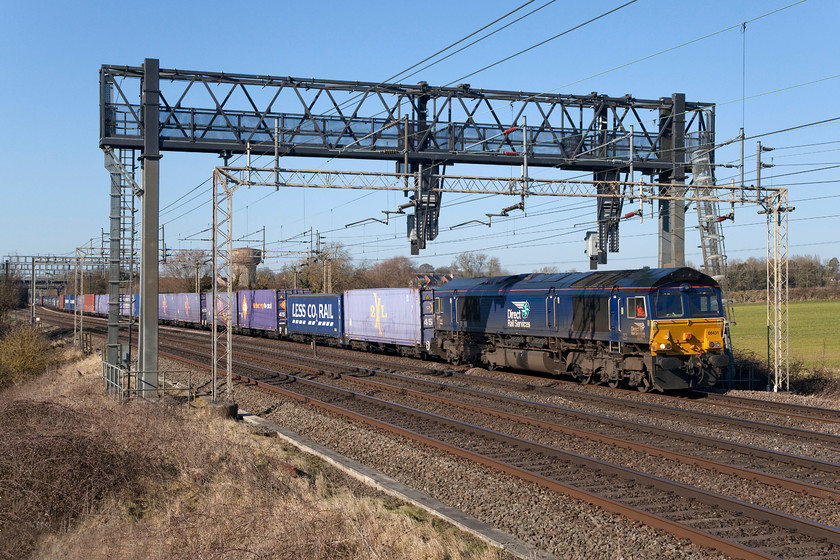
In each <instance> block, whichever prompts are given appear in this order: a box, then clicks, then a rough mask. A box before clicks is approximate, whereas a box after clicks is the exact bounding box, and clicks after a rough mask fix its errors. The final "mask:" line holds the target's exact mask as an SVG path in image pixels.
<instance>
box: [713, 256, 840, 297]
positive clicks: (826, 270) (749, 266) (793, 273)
mask: <svg viewBox="0 0 840 560" xmlns="http://www.w3.org/2000/svg"><path fill="white" fill-rule="evenodd" d="M726 279H727V286H728V288H729V290H731V291H733V292H741V291H748V290H764V289H765V287H766V285H767V261H766V260H765V259H756V258H749V259H747V260H744V261H739V260H731V261H729V264H728V266H727V272H726ZM838 286H840V261H838V259H837V257H833V258H831V259H829V260H828V261H826V262H822V261H821V260H820V258H819V257H818V256H816V255H812V256H795V257H790V258H789V259H788V287H789V288H791V289H794V288H834V287H838Z"/></svg>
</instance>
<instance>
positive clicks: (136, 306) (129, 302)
mask: <svg viewBox="0 0 840 560" xmlns="http://www.w3.org/2000/svg"><path fill="white" fill-rule="evenodd" d="M132 307H133V309H132ZM129 314H131V315H132V316H133V317H135V318H137V317H139V316H140V294H121V295H120V315H121V316H123V317H128V316H129Z"/></svg>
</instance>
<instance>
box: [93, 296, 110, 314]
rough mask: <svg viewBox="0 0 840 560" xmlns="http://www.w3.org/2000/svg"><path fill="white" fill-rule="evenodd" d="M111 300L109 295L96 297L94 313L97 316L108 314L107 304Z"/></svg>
mask: <svg viewBox="0 0 840 560" xmlns="http://www.w3.org/2000/svg"><path fill="white" fill-rule="evenodd" d="M110 300H111V296H110V295H109V294H102V295H98V296H96V301H95V303H94V307H95V309H96V313H97V314H99V315H107V314H108V302H109V301H110Z"/></svg>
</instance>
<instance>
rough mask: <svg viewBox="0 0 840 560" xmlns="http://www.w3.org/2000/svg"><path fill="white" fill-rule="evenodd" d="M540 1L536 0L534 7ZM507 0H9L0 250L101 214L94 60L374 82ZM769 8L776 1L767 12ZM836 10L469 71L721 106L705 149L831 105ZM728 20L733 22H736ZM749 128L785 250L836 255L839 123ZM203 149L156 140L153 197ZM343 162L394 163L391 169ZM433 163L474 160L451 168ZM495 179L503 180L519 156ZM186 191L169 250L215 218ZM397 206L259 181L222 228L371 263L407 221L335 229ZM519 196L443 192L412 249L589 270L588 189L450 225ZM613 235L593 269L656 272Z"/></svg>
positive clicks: (189, 185)
mask: <svg viewBox="0 0 840 560" xmlns="http://www.w3.org/2000/svg"><path fill="white" fill-rule="evenodd" d="M523 1H524V0H523ZM546 2H547V0H537V1H536V2H534V3H533V4H532V5H531V6H529V7H537V6H540V5H542V4H545V3H546ZM622 3H623V2H620V1H619V0H610V1H602V0H596V1H592V2H586V3H581V2H571V1H567V0H557V1H555V2H553V3H551V4H550V5H548V6H546V7H545V8H543V9H542V10H540V11H539V12H538V13H537V14H535V15H534V16H531V17H529V18H527V19H525V20H523V21H522V22H520V23H517V24H516V25H514V26H512V27H511V28H509V29H508V30H505V31H504V32H502V33H500V34H499V35H496V36H494V37H493V38H491V39H488V40H485V41H482V42H480V43H478V44H477V45H475V46H473V47H471V48H470V49H468V50H466V51H464V52H463V53H460V54H458V55H456V56H453V57H452V58H450V59H447V60H445V61H443V62H441V63H440V64H437V65H435V66H432V67H431V68H429V69H427V70H425V71H423V72H422V73H421V74H419V75H416V76H412V77H411V78H408V79H407V80H406V83H416V82H417V81H420V80H425V81H426V82H428V83H429V84H432V85H442V84H446V83H449V82H451V81H452V80H456V79H458V78H459V77H461V76H463V75H465V74H467V73H469V72H472V71H474V70H477V69H479V68H481V67H483V66H485V65H487V64H489V63H492V62H494V61H496V60H499V59H501V58H504V57H505V56H508V55H509V54H512V53H514V52H517V51H519V50H521V49H523V48H526V47H528V46H530V45H533V44H535V43H538V42H540V41H542V40H544V39H546V38H548V37H551V36H553V35H555V34H557V33H559V32H561V31H563V30H565V29H568V28H570V27H573V26H575V25H577V24H579V23H582V22H584V21H586V20H588V19H590V18H592V17H594V16H597V15H599V14H601V13H603V12H606V11H608V10H611V9H613V8H615V7H617V6H619V5H621V4H622ZM792 4H794V5H792ZM518 5H519V4H518V3H513V4H511V3H510V2H497V1H488V0H481V1H461V2H451V1H450V2H442V1H437V0H430V1H429V2H426V3H424V4H423V5H422V7H421V8H418V7H416V6H415V7H412V6H411V5H409V4H408V3H398V2H385V1H381V2H378V1H368V2H364V1H360V2H330V1H325V2H308V3H303V2H279V1H278V2H250V3H247V4H244V5H242V6H235V7H234V6H233V5H232V4H231V3H229V2H228V3H221V2H212V1H205V2H177V1H170V2H156V1H147V2H143V3H141V4H137V5H136V8H133V9H130V10H129V9H127V8H125V7H124V6H126V5H125V4H114V3H104V2H85V1H81V2H75V3H67V2H32V3H23V2H17V3H12V4H10V5H8V6H6V7H5V8H4V11H5V16H6V20H7V22H8V23H7V25H6V26H5V29H4V34H3V35H2V37H0V46H2V49H3V52H4V53H5V56H4V57H3V61H2V62H0V65H2V75H3V76H4V80H3V82H4V83H3V87H2V88H0V102H2V106H3V107H4V109H5V110H4V112H3V116H2V123H3V124H2V134H1V135H0V164H2V167H3V169H4V171H5V173H4V177H5V181H4V185H3V208H4V212H3V213H2V217H0V252H1V253H2V255H7V254H21V255H28V254H72V252H73V250H74V249H75V247H77V246H81V245H86V244H87V243H88V241H89V239H90V238H91V237H95V238H97V240H98V238H99V235H100V230H101V228H107V227H108V204H109V202H108V192H109V179H108V175H107V173H106V171H105V169H104V167H103V155H102V152H101V151H100V150H99V148H98V135H99V128H98V114H99V73H98V72H99V68H100V66H101V65H102V64H113V65H130V66H139V65H140V64H142V62H143V59H144V58H158V59H159V60H160V65H161V67H162V68H178V69H186V70H206V71H224V72H236V73H251V74H272V75H290V76H298V77H315V78H323V79H338V80H360V81H373V82H375V81H380V80H383V79H385V78H388V77H390V76H392V75H394V74H396V73H398V72H399V71H400V70H402V69H404V68H407V67H409V66H411V65H413V64H415V63H416V62H418V61H420V60H421V59H423V58H425V57H426V56H428V55H430V54H432V53H434V52H435V51H437V50H439V49H440V48H442V47H444V46H446V45H448V44H450V43H452V42H454V41H455V40H457V39H460V38H461V37H463V36H464V35H467V34H468V33H471V32H472V31H474V30H476V29H478V28H479V27H481V26H483V25H485V24H487V23H489V22H490V21H492V20H494V19H496V18H497V17H499V16H501V15H503V14H505V13H507V12H508V11H510V10H512V9H513V8H514V7H516V6H518ZM788 6H789V7H788ZM783 8H784V9H783ZM780 9H781V10H780ZM775 10H780V11H778V12H776V13H771V12H774V11H775ZM766 14H769V15H766ZM762 16H765V17H762ZM756 18H758V19H756ZM837 21H840V3H838V2H836V1H834V0H807V1H805V2H802V3H795V2H794V1H793V0H781V1H778V0H761V1H758V0H756V1H732V0H729V1H727V0H721V1H717V0H711V1H707V2H703V3H697V2H681V1H677V2H675V1H673V0H638V1H637V2H636V3H634V4H632V5H630V6H628V7H626V8H623V9H621V10H619V11H618V12H616V13H614V14H612V15H610V16H607V17H605V18H603V19H601V20H599V21H597V22H595V23H592V24H590V25H586V26H584V27H582V28H581V29H579V30H577V31H574V32H572V33H569V34H568V35H565V36H564V37H562V38H559V39H557V40H555V41H552V42H549V43H548V44H546V45H543V46H541V47H539V48H537V49H534V50H532V51H530V52H528V53H526V54H524V55H522V56H520V57H517V58H515V59H513V60H511V61H509V62H506V63H504V64H501V65H499V66H496V67H494V68H492V69H490V70H487V71H484V72H481V73H479V74H477V75H475V76H471V77H470V78H469V80H468V81H469V82H470V83H471V84H472V86H473V87H476V88H485V89H508V90H523V91H551V92H558V93H573V94H587V93H589V92H592V91H597V92H599V93H603V94H607V95H612V96H621V95H624V94H626V93H630V94H632V95H633V96H635V97H637V98H645V99H656V98H659V97H664V96H670V95H671V94H672V93H676V92H681V93H685V94H686V99H687V100H690V101H706V102H713V103H716V104H717V122H716V127H717V140H718V141H719V142H720V141H722V140H725V139H727V138H733V137H735V136H737V134H738V131H739V128H740V127H741V126H743V127H744V128H745V130H746V135H747V137H751V136H756V135H760V134H765V133H769V132H773V131H778V130H782V129H787V128H791V127H797V126H799V125H803V124H808V123H813V122H816V121H822V120H825V119H831V118H834V117H840V108H838V107H837V105H836V99H837V97H838V93H840V62H838V60H840V58H838V54H840V48H838V47H839V46H840V39H838V30H837ZM742 22H748V23H747V25H746V31H745V32H744V31H743V30H742V29H741V27H740V24H741V23H742ZM727 28H731V29H728V30H727ZM702 37H706V38H704V39H701V40H698V41H694V40H695V39H700V38H702ZM690 41H694V42H691V43H690V44H687V45H684V46H679V45H683V44H684V43H687V42H690ZM674 47H677V48H674ZM669 49H672V50H669ZM663 51H665V52H663ZM657 53H659V54H657ZM636 61H638V62H636ZM395 81H396V80H395ZM760 140H761V141H762V143H763V144H765V145H768V146H773V147H776V148H777V149H776V150H774V151H773V152H768V153H765V154H764V156H763V158H764V160H765V161H767V162H772V163H773V164H775V167H773V168H771V169H767V170H765V171H764V173H763V174H762V182H763V184H765V185H768V184H770V185H773V186H777V187H787V188H789V190H790V191H789V192H790V201H791V204H792V205H793V206H795V207H796V211H795V212H793V213H792V214H791V215H790V225H789V236H790V253H791V254H792V255H796V254H807V255H814V254H815V255H818V256H819V257H821V258H823V259H825V260H827V259H829V258H831V257H834V256H840V227H838V225H840V189H838V180H840V167H838V166H840V120H837V121H833V122H830V123H827V124H824V125H820V126H814V127H806V128H799V129H796V130H792V131H788V132H783V133H778V134H769V135H767V136H762V137H761V138H760ZM755 149H756V139H751V140H748V141H747V142H746V146H745V151H746V155H747V160H746V165H745V176H746V182H747V183H748V184H750V183H752V182H754V180H755ZM737 158H738V147H737V145H731V146H727V147H725V148H721V149H719V150H718V153H717V160H718V161H719V162H725V161H733V162H735V161H736V160H737ZM218 161H219V160H218V158H217V157H216V156H215V155H212V154H200V155H186V154H174V153H166V154H165V155H164V157H163V159H162V160H161V207H162V208H163V207H165V206H166V205H167V204H169V203H170V202H172V201H174V200H176V199H178V198H179V197H181V196H182V195H184V194H185V193H187V192H189V191H191V190H192V189H194V188H195V187H196V186H197V185H199V184H201V183H202V182H203V181H205V180H206V179H207V178H208V177H210V175H211V173H212V168H213V166H215V165H217V163H218ZM257 163H259V162H257ZM264 164H265V165H269V162H268V161H267V160H266V161H264ZM284 165H286V166H287V167H295V166H297V167H304V168H322V169H330V168H347V167H346V165H347V162H341V166H339V164H337V163H335V162H330V161H320V160H303V161H301V160H298V161H295V162H285V163H284ZM353 165H356V166H357V168H358V169H360V170H367V169H375V170H382V171H391V170H392V164H371V163H367V162H357V164H353ZM822 168H827V169H822ZM448 171H451V172H453V173H461V174H466V173H469V172H470V170H468V169H467V168H466V167H462V168H459V167H458V166H455V168H454V169H451V170H449V169H448ZM492 172H493V174H496V175H505V174H512V175H517V174H518V173H519V168H518V167H512V168H511V169H506V168H494V169H493V170H492ZM555 173H557V172H556V171H555ZM485 174H489V173H485ZM531 175H532V176H534V177H540V178H542V177H551V176H553V175H552V171H551V170H533V171H532V173H531ZM558 176H559V175H558ZM734 176H737V169H723V168H722V169H718V170H717V178H718V182H719V183H725V184H729V182H730V181H731V178H732V177H734ZM206 188H207V189H209V185H208V186H207V187H206ZM202 192H205V194H200V193H202ZM196 194H197V195H198V196H199V197H198V198H195V199H194V200H193V201H190V202H188V203H180V204H178V207H179V210H178V211H170V212H168V213H166V214H164V215H163V216H162V217H161V223H164V224H166V242H167V245H168V246H169V247H171V248H176V249H177V248H179V247H182V248H192V249H199V248H207V247H209V244H208V243H206V242H198V241H191V240H188V238H195V237H199V238H202V237H205V236H204V235H196V234H197V232H200V231H201V230H203V229H205V228H207V227H208V224H209V222H210V220H211V214H210V207H211V206H210V203H209V201H210V194H209V190H208V191H204V189H199V190H198V191H196ZM190 198H192V196H190V197H188V198H187V200H189V199H190ZM401 202H402V196H401V195H399V194H398V193H372V194H367V193H360V192H358V191H335V190H330V191H325V190H320V189H318V190H311V189H310V190H308V191H303V190H301V189H297V190H290V189H289V190H281V191H280V192H277V193H274V194H269V191H267V190H262V191H261V190H259V189H257V188H254V189H251V190H248V191H244V192H241V193H238V194H237V197H236V199H235V208H236V209H237V210H236V213H235V222H234V224H235V226H234V228H235V233H236V235H244V234H245V233H248V232H250V231H254V230H256V229H258V228H261V227H263V226H265V227H266V232H267V241H269V242H275V243H274V244H273V245H272V246H273V248H275V249H284V250H293V249H299V248H300V246H299V245H295V244H293V243H280V241H281V240H284V239H288V238H290V237H292V236H294V235H295V234H297V233H300V232H303V231H304V230H307V229H308V228H310V227H312V228H314V229H316V230H319V231H320V232H321V234H322V235H323V236H324V238H325V240H326V241H327V242H341V243H343V244H344V245H345V246H346V247H347V248H348V249H349V250H350V251H351V253H352V255H353V257H354V259H355V261H356V262H357V263H359V262H362V261H371V262H374V261H377V260H383V259H387V258H389V257H393V256H397V255H404V256H410V255H409V243H408V241H407V240H406V239H405V223H404V221H399V220H397V221H396V222H395V223H394V222H392V223H391V224H389V225H388V226H385V225H381V224H370V225H365V226H359V227H353V228H344V225H345V224H347V223H350V222H353V221H357V220H362V219H364V218H367V217H371V216H381V211H382V210H386V209H393V208H395V207H396V205H398V204H400V203H401ZM514 202H515V201H512V200H509V199H498V198H495V199H491V200H486V199H480V198H479V197H463V196H459V195H444V199H443V209H442V211H441V220H440V235H439V237H438V238H437V240H435V241H430V242H429V243H428V245H427V249H426V250H425V251H423V252H421V255H420V256H419V257H414V260H415V261H416V262H417V263H418V264H419V263H424V262H428V263H431V264H432V265H434V266H441V265H447V264H449V263H451V261H452V260H453V258H454V256H455V255H456V254H458V253H459V252H462V251H467V250H474V251H482V252H485V253H487V254H490V255H493V256H496V257H498V258H499V260H500V261H501V263H502V266H503V267H504V268H506V269H507V270H509V271H511V272H527V271H531V270H535V269H539V268H541V267H544V266H555V267H557V268H559V269H560V270H570V269H577V270H585V269H587V268H588V259H587V257H586V256H585V255H584V252H583V251H584V242H583V236H584V232H585V231H586V230H587V229H591V228H592V225H591V224H589V225H588V226H587V225H586V222H591V221H592V220H594V216H595V209H594V201H592V202H591V203H589V204H588V206H587V203H582V202H581V201H580V200H577V199H574V200H569V199H561V198H555V199H551V200H550V201H546V200H545V199H540V200H529V201H528V209H529V211H528V212H526V214H525V215H522V214H519V215H518V216H517V217H515V218H511V219H508V220H500V221H499V222H495V221H494V225H493V227H492V228H487V227H485V226H475V227H466V228H458V229H455V230H450V229H449V228H450V226H451V225H454V224H459V223H462V222H464V221H467V220H471V219H483V218H484V217H485V213H488V212H490V213H492V212H498V211H499V210H500V209H501V208H502V207H505V206H508V205H510V204H513V203H514ZM193 209H194V210H193ZM726 210H727V211H728V209H726ZM756 211H757V208H756V207H754V206H744V207H737V208H736V214H735V216H736V219H735V222H734V224H733V223H731V222H727V223H726V229H725V234H726V247H727V252H728V254H729V258H730V259H746V258H748V257H753V256H755V257H763V256H764V252H765V240H766V233H765V232H766V228H765V219H764V217H763V216H759V215H757V214H756ZM182 214H185V215H183V216H182ZM688 226H689V229H688V231H687V234H686V235H687V239H686V254H687V260H689V261H690V262H692V263H694V264H697V265H699V264H700V263H701V260H702V258H701V255H700V251H699V249H698V248H697V246H698V245H699V237H698V234H697V231H696V229H694V228H693V227H692V226H696V213H695V211H694V210H693V209H691V210H690V211H689V214H688ZM621 234H622V235H621V252H620V253H618V254H610V255H609V264H608V265H607V266H606V267H603V268H631V267H637V266H644V265H649V266H655V265H656V258H657V240H656V221H655V220H650V219H647V218H646V219H645V221H644V222H643V223H641V224H640V223H639V222H638V221H629V222H625V223H622V225H621ZM267 264H268V266H270V267H271V268H273V269H279V268H280V267H281V266H282V265H283V264H284V263H283V261H280V260H274V259H272V260H269V262H268V263H267Z"/></svg>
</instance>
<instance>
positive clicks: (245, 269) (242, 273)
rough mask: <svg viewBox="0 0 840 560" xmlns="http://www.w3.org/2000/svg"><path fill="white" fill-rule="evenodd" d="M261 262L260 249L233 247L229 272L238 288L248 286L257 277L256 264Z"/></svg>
mask: <svg viewBox="0 0 840 560" xmlns="http://www.w3.org/2000/svg"><path fill="white" fill-rule="evenodd" d="M261 262H262V251H261V250H259V249H253V248H251V247H243V248H241V249H234V250H233V255H232V259H231V272H232V273H233V278H234V282H235V283H237V285H238V287H239V289H244V288H248V287H250V286H251V284H252V283H253V282H254V280H256V278H257V265H258V264H260V263H261Z"/></svg>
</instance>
